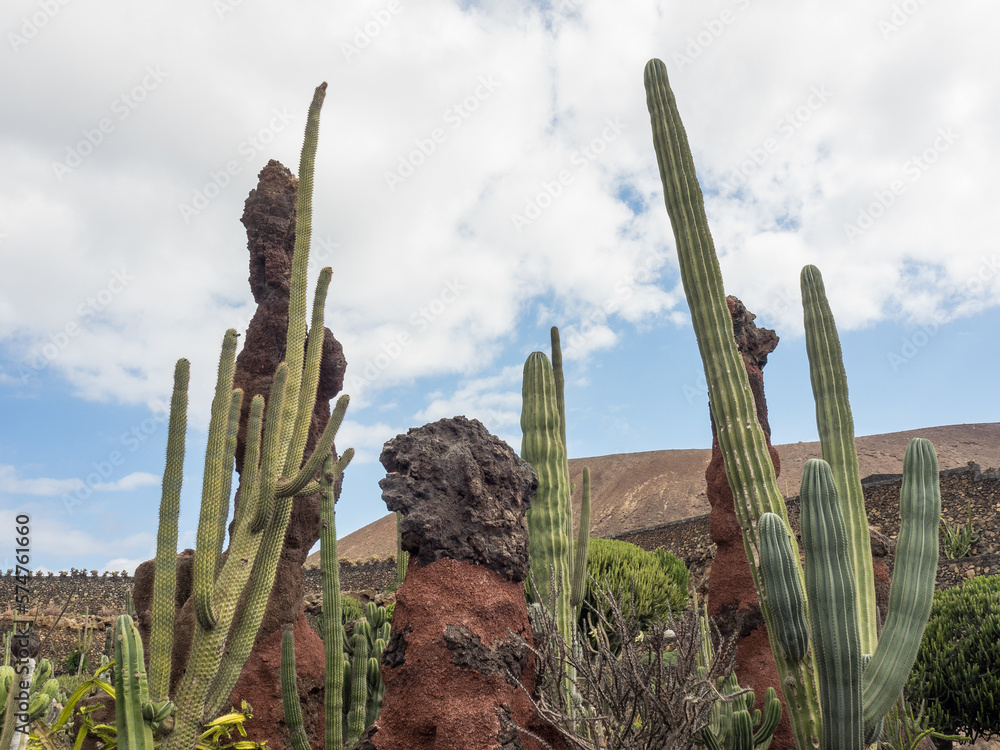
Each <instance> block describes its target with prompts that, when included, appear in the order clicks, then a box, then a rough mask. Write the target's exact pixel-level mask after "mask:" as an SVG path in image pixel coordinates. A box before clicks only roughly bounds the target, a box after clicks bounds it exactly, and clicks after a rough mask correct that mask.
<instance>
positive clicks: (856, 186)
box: [0, 0, 1000, 570]
mask: <svg viewBox="0 0 1000 750" xmlns="http://www.w3.org/2000/svg"><path fill="white" fill-rule="evenodd" d="M997 21H1000V7H996V6H995V5H994V4H991V3H984V2H971V3H964V4H944V3H934V2H924V0H905V2H897V1H892V2H890V1H889V0H879V1H877V2H861V1H860V0H848V1H847V2H843V3H838V4H833V5H831V4H826V5H823V4H817V3H798V2H792V1H791V0H772V1H771V2H767V3H765V2H761V1H760V0H708V1H706V0H699V1H697V2H695V1H694V0H674V1H673V2H653V1H652V0H632V1H630V2H624V3H608V2H598V0H554V2H552V3H546V2H527V1H525V0H514V1H513V2H512V1H510V0H506V1H504V2H491V1H489V0H487V1H486V2H459V3H454V2H449V1H448V0H425V1H424V2H421V3H411V2H409V0H388V1H387V0H371V1H370V2H368V1H363V2H350V3H335V4H334V3H326V2H315V1H312V2H284V3H279V2H275V1H273V0H200V2H182V3H165V2H157V3H148V4H133V3H124V2H113V1H112V0H90V1H89V2H84V1H83V0H73V1H70V0H5V2H4V3H3V9H2V10H0V31H2V34H3V38H2V40H0V47H2V48H0V102H2V104H0V165H2V171H0V533H2V534H3V535H6V536H8V537H12V536H13V526H14V517H15V515H16V514H20V513H24V514H28V515H30V518H31V549H32V563H31V565H32V567H34V568H46V569H49V570H60V569H68V568H69V567H71V566H73V567H78V568H87V569H90V568H96V569H105V568H107V569H129V570H131V569H132V568H133V567H134V566H135V565H136V564H137V563H138V562H139V561H141V560H144V559H148V558H150V557H151V556H152V555H153V553H154V548H155V534H156V519H157V508H158V502H159V481H160V475H161V472H162V468H163V461H164V446H165V443H166V429H165V417H164V406H165V404H166V402H167V401H168V400H169V392H170V385H171V377H172V371H173V365H174V362H175V361H176V360H177V359H178V358H179V357H187V358H189V359H190V361H191V370H192V385H191V413H190V430H189V435H188V446H189V454H188V459H187V463H186V467H185V469H186V471H187V472H188V474H187V476H186V478H185V491H184V495H183V508H182V516H181V540H180V541H181V544H182V545H183V546H193V537H194V530H195V528H196V525H197V507H198V503H199V495H200V486H201V466H202V461H203V451H204V430H205V426H206V423H207V413H208V408H209V402H210V399H211V388H212V381H213V379H214V374H213V373H214V370H215V366H216V362H217V358H218V351H219V346H220V344H221V341H222V335H223V333H224V331H225V330H226V328H228V327H236V328H237V329H239V330H240V331H242V330H244V329H245V327H246V323H247V321H248V320H249V318H250V316H251V315H252V313H253V310H254V306H253V300H252V297H251V294H250V290H249V287H248V284H247V276H248V255H247V251H246V235H245V233H244V229H243V227H242V225H241V224H240V222H239V218H240V215H241V213H242V207H243V201H244V200H245V198H246V196H247V193H248V191H249V190H250V189H251V188H252V187H253V186H254V185H255V183H256V175H257V173H258V172H259V171H260V169H261V168H262V167H263V166H264V164H266V162H267V160H268V159H271V158H274V159H278V160H279V161H281V162H282V163H284V164H285V165H287V166H289V167H290V168H291V169H293V170H295V169H297V164H298V154H299V149H300V146H301V139H302V131H303V128H304V125H305V114H306V109H307V107H308V104H309V101H310V98H311V96H312V91H313V89H314V88H315V86H316V85H317V84H319V83H320V82H322V81H327V82H328V83H329V89H328V94H327V98H326V104H325V107H324V110H323V115H322V123H321V132H320V145H319V153H318V157H317V165H316V178H315V179H316V188H315V198H314V217H313V229H314V236H313V253H312V260H311V264H310V278H311V279H315V277H316V275H317V274H318V272H319V269H320V268H321V267H323V266H325V265H330V266H332V267H333V269H334V276H333V283H332V286H331V291H330V296H329V299H328V303H327V321H328V325H329V326H330V328H331V329H332V330H333V331H334V334H335V335H336V336H337V338H338V339H339V340H340V341H341V342H342V343H343V346H344V350H345V353H346V356H347V359H348V362H349V367H348V372H347V384H346V387H345V390H346V392H348V393H349V394H350V395H351V399H352V400H351V407H350V410H349V412H348V420H347V422H346V423H345V425H344V427H343V429H342V431H341V435H340V436H339V437H338V441H337V442H338V445H339V446H340V447H341V448H345V447H347V446H349V445H352V446H354V447H355V448H356V450H357V457H356V459H355V461H354V463H353V464H352V465H351V467H350V468H349V469H348V474H347V477H346V480H345V485H344V495H343V497H342V499H341V501H340V504H339V505H338V531H339V533H340V534H341V535H343V534H346V533H348V532H350V531H353V530H354V529H357V528H359V527H360V526H363V525H364V524H366V523H368V522H370V521H372V520H374V519H376V518H378V517H379V516H381V515H383V514H384V513H385V506H384V505H383V503H382V501H381V498H380V492H379V489H378V486H377V482H378V479H379V478H380V477H381V476H383V475H384V472H383V470H382V468H381V466H380V465H379V463H378V455H379V452H380V450H381V446H382V444H383V443H384V441H385V440H387V439H389V438H391V437H393V436H394V435H396V434H398V433H400V432H405V431H406V430H407V429H408V428H410V427H415V426H419V425H421V424H424V423H426V422H429V421H433V420H436V419H439V418H442V417H450V416H454V415H456V414H465V415H466V416H468V417H475V418H478V419H480V420H481V421H482V422H484V423H485V424H486V426H487V427H488V428H489V429H490V430H491V431H493V432H494V433H496V434H498V435H500V436H501V437H502V438H504V439H506V440H508V441H509V442H510V443H511V444H512V445H514V446H515V447H518V446H519V443H520V428H519V426H518V419H519V412H520V377H521V367H522V365H523V362H524V359H525V357H526V356H527V354H528V353H529V352H531V351H533V350H536V349H542V350H547V349H548V331H549V327H550V326H551V325H558V326H559V327H560V329H561V330H562V332H563V341H564V347H565V353H566V358H567V362H566V368H567V381H568V384H567V402H568V408H569V417H568V423H569V429H568V432H569V449H570V454H571V456H573V457H581V456H588V455H602V454H608V453H616V452H629V451H644V450H657V449H665V448H693V447H706V446H708V445H709V444H710V432H709V426H708V413H707V405H706V393H705V388H704V381H703V377H702V375H701V364H700V360H699V359H698V355H697V350H696V347H695V344H694V337H693V333H692V331H691V329H690V320H689V316H688V311H687V304H686V302H685V300H684V295H683V290H682V289H680V287H679V277H678V273H677V266H676V256H675V253H674V248H673V239H672V235H671V231H670V225H669V221H668V219H667V215H666V212H665V209H664V207H663V199H662V193H661V188H660V184H659V178H658V174H657V170H656V161H655V157H654V153H653V149H652V145H651V136H650V128H649V119H648V114H647V111H646V106H645V94H644V91H643V86H642V72H643V66H644V65H645V63H646V61H647V60H648V59H649V58H651V57H659V58H661V59H663V60H664V61H665V62H666V64H667V68H668V72H669V75H670V78H671V82H672V85H673V88H674V91H675V93H676V96H677V100H678V103H679V107H680V110H681V114H682V116H683V118H684V122H685V125H686V128H687V132H688V135H689V139H690V141H691V145H692V149H693V151H694V157H695V162H696V164H697V167H698V170H699V177H700V179H701V182H702V184H703V186H704V188H705V192H706V202H707V210H708V214H709V221H710V223H711V225H712V228H713V232H714V237H715V242H716V246H717V247H718V248H719V252H720V255H721V262H722V268H723V274H724V277H725V279H726V287H727V291H728V292H729V293H731V294H735V295H736V296H738V297H740V298H741V299H742V300H743V301H744V302H745V303H746V305H747V307H748V308H749V309H750V310H752V311H753V312H755V313H757V314H758V316H759V317H758V323H759V324H762V325H764V326H767V327H773V328H775V329H776V330H777V331H778V333H779V335H780V336H781V344H780V345H779V347H778V349H777V350H776V351H775V353H774V354H773V355H772V356H771V359H770V361H769V364H768V367H767V370H766V371H765V376H766V382H767V387H768V393H769V396H770V398H769V405H770V410H771V422H772V426H773V430H774V439H775V441H776V442H778V443H783V442H794V441H798V440H803V441H805V440H812V439H815V434H816V433H815V424H814V416H813V414H814V412H813V406H812V397H811V393H810V390H809V383H808V373H807V363H806V360H805V354H804V348H803V340H802V323H801V308H800V302H799V299H800V295H799V291H798V274H799V270H800V269H801V267H802V266H803V265H804V264H806V263H813V264H815V265H817V266H819V267H820V268H821V270H822V271H823V273H824V277H825V280H826V286H827V290H828V293H829V296H830V300H831V304H832V306H833V309H834V313H835V315H836V317H837V321H838V324H839V326H840V330H841V335H842V341H843V346H844V350H845V358H846V365H847V369H848V377H849V379H850V383H851V392H852V402H853V406H854V414H855V420H856V426H857V430H858V433H859V434H866V435H867V434H877V433H882V432H892V431H896V430H904V429H914V428H919V427H923V426H931V425H940V424H956V423H975V422H991V421H997V420H998V419H1000V408H998V406H997V398H996V394H997V377H996V373H997V371H998V369H1000V356H998V354H997V346H996V321H997V306H998V302H1000V281H998V278H1000V260H998V254H1000V249H998V247H997V239H996V237H997V234H996V231H995V226H994V219H993V217H994V215H995V212H996V206H997V205H998V204H1000V187H998V185H1000V181H998V180H997V179H996V175H995V169H996V165H998V164H1000V158H998V157H1000V145H998V144H1000V138H998V137H997V135H998V133H997V128H996V123H997V122H1000V106H998V104H1000V96H998V91H1000V72H998V71H1000V68H998V66H997V65H996V64H995V62H996V60H995V51H994V50H995V31H994V30H995V28H996V22H997ZM991 71H992V72H991ZM10 541H11V540H10V538H8V539H7V541H5V542H4V544H3V545H2V547H0V549H2V552H0V554H2V555H3V556H4V557H5V560H4V562H3V568H4V569H6V568H8V567H11V566H12V565H13V561H12V559H11V558H10V557H9V555H10V554H11V553H10V550H11V547H10V544H9V542H10Z"/></svg>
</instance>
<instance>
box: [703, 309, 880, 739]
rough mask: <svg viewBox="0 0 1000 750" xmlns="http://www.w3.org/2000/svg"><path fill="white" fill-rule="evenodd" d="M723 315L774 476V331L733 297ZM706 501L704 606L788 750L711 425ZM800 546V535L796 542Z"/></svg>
mask: <svg viewBox="0 0 1000 750" xmlns="http://www.w3.org/2000/svg"><path fill="white" fill-rule="evenodd" d="M726 302H727V303H728V305H729V313H730V315H731V316H732V318H733V333H734V335H735V338H736V343H737V347H738V348H739V351H740V354H741V355H742V356H743V364H744V366H745V367H746V371H747V377H748V380H749V382H750V390H751V392H752V393H753V397H754V402H755V405H756V409H757V421H758V422H760V425H761V427H762V428H763V430H764V435H765V438H766V439H767V448H768V453H769V454H770V456H771V462H772V463H773V464H774V473H775V476H778V475H779V474H780V473H781V462H780V459H779V457H778V451H777V450H776V449H775V448H774V447H773V446H772V445H771V426H770V424H769V423H768V420H767V398H766V397H765V395H764V374H763V368H764V365H765V364H767V355H768V354H770V353H771V352H772V351H774V348H775V347H776V346H777V345H778V337H777V335H776V334H775V333H774V331H771V330H768V329H761V328H757V326H756V325H755V324H754V322H753V321H754V318H755V317H756V316H755V315H754V314H753V313H751V312H749V311H748V310H747V309H746V307H745V306H744V305H743V303H742V302H740V300H738V299H737V298H736V297H727V298H726ZM705 479H706V483H707V495H708V501H709V503H710V504H711V506H712V510H711V513H710V514H709V519H708V521H709V535H710V536H711V538H712V541H713V542H715V544H716V553H715V558H714V560H713V561H712V570H711V573H710V574H709V581H708V610H709V614H710V615H711V616H712V617H714V618H716V622H717V624H718V625H719V628H720V629H721V630H722V631H723V632H725V633H734V632H735V633H738V634H739V637H740V640H739V644H738V646H737V650H736V674H737V676H738V677H739V681H740V685H742V686H743V687H749V688H753V690H754V693H755V694H756V695H757V699H758V701H760V700H763V697H764V694H765V693H766V692H767V688H768V687H773V688H774V689H775V690H776V691H777V693H778V697H779V699H780V700H781V702H782V712H781V721H780V722H779V724H778V728H777V730H776V731H775V733H774V739H773V740H772V744H771V746H772V747H773V748H774V749H775V750H793V749H794V747H795V740H794V737H793V735H792V730H791V725H790V723H789V719H788V710H787V707H785V705H784V703H785V699H784V695H783V694H782V692H781V686H780V680H779V677H778V667H777V665H776V664H775V662H774V655H773V654H772V653H771V644H770V641H769V639H768V635H767V626H766V625H765V624H764V617H763V615H762V613H761V611H760V602H759V601H758V599H757V590H756V588H755V586H754V583H753V577H752V576H751V573H750V565H749V564H748V563H747V556H746V550H745V548H744V546H743V533H742V531H741V530H740V526H739V522H738V521H737V519H736V508H735V505H734V500H733V493H732V490H731V488H730V487H729V480H728V479H727V478H726V471H725V465H724V463H723V459H722V451H721V448H720V446H719V441H718V438H717V437H716V434H715V424H714V423H713V425H712V459H711V462H710V463H709V465H708V469H707V470H706V472H705ZM789 521H790V523H791V525H792V527H793V528H795V529H797V528H798V508H797V506H795V507H793V508H790V513H789ZM799 542H800V544H801V539H800V540H799ZM888 544H891V541H890V540H886V539H885V537H884V536H882V535H881V534H879V533H878V532H874V533H873V534H872V553H873V564H874V569H875V599H876V605H877V608H878V614H879V618H880V621H884V620H885V612H886V607H887V605H888V594H889V568H888V566H887V565H886V562H885V560H886V555H887V554H888V547H887V545H888Z"/></svg>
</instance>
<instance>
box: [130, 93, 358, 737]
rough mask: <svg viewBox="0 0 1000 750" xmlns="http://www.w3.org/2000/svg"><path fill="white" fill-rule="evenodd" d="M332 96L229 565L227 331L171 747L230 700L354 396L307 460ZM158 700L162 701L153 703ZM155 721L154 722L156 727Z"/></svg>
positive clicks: (166, 568)
mask: <svg viewBox="0 0 1000 750" xmlns="http://www.w3.org/2000/svg"><path fill="white" fill-rule="evenodd" d="M325 95H326V84H325V83H324V84H322V85H321V86H319V87H317V89H316V91H315V93H314V96H313V100H312V104H311V105H310V107H309V115H308V119H307V124H306V133H305V142H304V145H303V148H302V158H301V160H300V163H299V189H298V197H297V201H298V202H297V224H296V238H295V251H294V255H293V259H292V274H291V280H290V289H291V299H290V303H289V319H288V333H287V347H286V353H285V354H286V356H285V362H283V363H281V364H280V365H279V366H278V369H277V371H276V373H275V377H274V381H273V383H272V386H271V391H270V393H269V394H268V398H267V402H266V405H265V400H264V398H263V397H262V396H255V397H254V398H253V400H252V402H251V405H250V417H249V422H248V429H247V444H246V455H245V460H244V474H243V486H242V489H241V502H240V505H239V507H238V508H237V511H236V516H235V519H234V524H235V526H234V531H233V535H232V539H231V543H230V547H229V553H228V555H227V556H226V559H225V562H223V561H222V547H223V542H224V538H225V521H226V518H227V516H228V513H229V502H230V489H231V487H230V483H231V477H232V466H233V457H234V452H235V448H236V430H237V427H238V425H239V414H240V406H241V404H242V398H243V393H242V391H240V390H239V389H234V388H233V377H234V371H235V357H236V344H237V332H236V331H235V330H233V329H230V330H229V331H227V332H226V335H225V337H224V339H223V345H222V355H221V357H220V360H219V368H218V377H217V380H216V390H215V398H214V400H213V404H212V415H211V420H210V423H209V430H208V447H207V451H206V457H205V476H204V483H203V487H202V503H201V514H200V517H199V523H198V539H197V542H198V543H197V550H196V552H197V554H196V556H195V564H194V565H195V568H194V580H193V601H194V610H195V615H196V617H195V626H194V634H193V637H192V644H191V650H190V653H189V656H188V662H187V669H186V671H185V673H184V675H182V676H181V677H180V680H179V683H178V687H177V692H176V697H175V700H176V704H177V710H176V715H175V718H174V725H173V729H172V731H171V732H170V733H169V734H167V735H166V736H165V738H164V742H163V750H190V749H191V748H192V747H194V745H195V741H196V739H197V737H198V733H199V729H200V727H201V725H202V723H203V722H205V721H207V720H209V719H211V718H213V717H214V716H215V715H216V714H218V713H219V711H220V710H221V709H222V708H223V707H224V704H225V701H227V700H228V699H229V695H230V693H231V692H232V689H233V686H234V685H235V683H236V680H237V679H238V678H239V675H240V672H241V671H242V669H243V665H244V664H245V663H246V660H247V657H248V656H249V654H250V651H251V649H252V647H253V643H254V640H255V638H256V636H257V631H258V630H259V628H260V624H261V621H262V618H263V615H264V609H265V607H266V605H267V600H268V596H269V594H270V591H271V588H272V586H273V584H274V577H275V572H276V570H277V565H278V559H279V557H280V554H281V548H282V545H283V542H284V537H285V530H286V528H287V525H288V520H289V517H290V515H291V510H292V503H293V500H294V498H295V496H297V495H306V494H311V493H313V492H315V491H316V490H317V489H318V488H319V484H318V483H317V482H314V481H312V478H313V477H314V476H315V474H316V473H317V471H318V470H320V468H321V467H322V466H323V465H324V461H326V460H327V459H329V458H330V453H331V450H332V447H333V441H334V438H335V437H336V433H337V430H338V428H339V427H340V424H341V422H342V420H343V418H344V414H345V412H346V410H347V404H348V397H347V396H346V395H345V396H341V398H340V399H339V400H338V401H337V404H336V406H335V408H334V410H333V413H332V414H331V417H330V420H329V422H328V423H327V426H326V428H325V430H324V431H323V434H322V435H321V436H320V438H319V440H318V441H317V444H316V447H315V449H314V450H313V453H312V455H311V456H310V457H309V458H308V459H307V460H306V461H305V462H303V455H304V449H305V437H306V435H307V433H308V427H309V424H310V421H311V419H312V414H313V408H314V405H315V401H316V384H317V382H318V373H319V367H320V359H321V356H322V340H323V336H322V331H323V308H324V305H325V301H326V293H327V288H328V286H329V283H330V278H331V275H332V271H331V270H330V269H329V268H324V269H323V270H322V272H321V273H320V276H319V280H318V282H317V285H316V294H315V297H314V300H313V310H312V321H311V325H312V331H313V333H314V335H312V336H309V343H308V348H307V346H306V293H305V285H306V272H307V267H308V260H309V240H310V232H311V229H310V227H311V219H310V217H311V205H312V174H313V166H314V162H315V153H316V143H317V139H318V132H319V112H320V109H321V107H322V104H323V99H324V97H325ZM188 370H189V366H188V363H187V360H180V361H179V362H178V363H177V367H176V370H175V373H174V394H173V399H172V401H171V410H170V426H169V430H168V438H167V466H166V470H165V471H164V476H163V498H162V502H161V506H160V528H159V534H158V536H157V553H156V575H155V583H154V587H155V588H154V603H153V617H152V627H151V633H150V652H151V653H150V683H151V692H152V696H153V699H154V701H157V702H159V703H161V704H162V702H163V701H165V700H166V696H167V691H168V689H169V685H170V683H171V679H170V664H171V651H172V643H171V633H172V629H173V620H174V616H173V615H174V613H173V601H174V588H175V586H176V555H177V517H178V513H179V508H180V490H181V480H182V477H183V462H184V452H185V450H184V431H185V425H186V411H187V387H188V380H189V373H188ZM352 456H353V450H351V449H348V450H346V451H344V453H343V455H342V456H341V457H340V459H339V460H338V461H337V462H336V463H335V464H332V459H331V461H330V464H327V465H326V466H325V469H324V472H323V476H324V482H323V484H324V486H325V487H326V488H327V489H328V488H329V487H330V486H332V483H333V482H335V481H336V477H337V476H339V475H340V474H341V473H342V472H343V470H344V468H345V467H346V466H347V464H348V463H349V462H350V460H351V457H352ZM331 464H332V465H331ZM334 560H336V557H335V556H334ZM241 599H242V600H243V601H244V602H245V603H244V605H243V607H244V609H243V612H242V616H241V617H240V618H239V620H236V618H235V617H234V615H235V612H236V605H237V602H239V601H240V600H241ZM143 679H144V681H145V678H143ZM150 705H157V704H153V703H152V702H151V703H150ZM154 715H155V712H154ZM156 723H158V722H156V721H154V722H153V724H154V725H155V724H156ZM119 741H120V742H121V740H119Z"/></svg>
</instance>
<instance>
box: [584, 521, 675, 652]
mask: <svg viewBox="0 0 1000 750" xmlns="http://www.w3.org/2000/svg"><path fill="white" fill-rule="evenodd" d="M598 589H601V590H604V589H606V590H608V591H611V592H612V593H614V595H615V597H616V598H617V600H618V603H619V605H620V606H621V609H622V612H623V613H625V614H626V615H628V616H632V615H633V614H634V616H635V617H636V619H637V620H638V621H639V623H640V625H643V626H644V625H646V624H648V623H649V622H650V621H651V620H654V619H655V620H666V619H667V617H668V616H669V615H671V614H674V615H680V613H681V612H682V611H683V610H684V609H685V608H686V607H687V605H688V570H687V567H686V566H685V565H684V562H683V561H682V560H679V559H678V558H677V557H675V556H674V555H672V554H670V553H669V552H668V551H667V550H664V549H662V548H661V549H659V550H656V551H655V552H648V551H646V550H644V549H643V548H642V547H638V546H636V545H634V544H631V543H629V542H623V541H620V540H617V539H591V540H590V550H589V551H588V554H587V588H586V593H585V595H584V600H583V608H582V610H581V612H580V625H581V627H583V628H584V632H587V631H588V630H589V627H588V623H591V622H595V618H594V617H593V613H594V611H595V610H596V608H597V607H599V606H601V597H599V596H598V593H597V592H598ZM604 610H605V616H606V617H610V612H609V611H608V608H607V606H604Z"/></svg>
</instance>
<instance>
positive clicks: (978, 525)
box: [613, 462, 1000, 588]
mask: <svg viewBox="0 0 1000 750" xmlns="http://www.w3.org/2000/svg"><path fill="white" fill-rule="evenodd" d="M902 478H903V477H902V475H901V474H892V475H887V474H877V475H872V476H869V477H866V478H865V479H863V480H862V481H861V485H862V488H863V490H864V493H865V507H866V509H867V511H868V522H869V524H870V525H871V526H872V527H873V528H875V529H877V530H878V531H880V532H881V533H882V534H884V535H885V536H887V537H888V538H889V539H891V540H892V541H893V542H895V540H896V538H897V536H898V535H899V490H900V486H901V484H902ZM785 502H786V506H787V508H788V516H789V521H790V522H791V524H792V528H793V529H795V531H796V533H798V528H799V527H798V521H799V513H798V510H799V498H798V496H796V497H790V498H786V500H785ZM970 514H971V518H972V525H973V527H974V529H975V530H976V532H977V533H978V534H979V541H978V542H977V543H976V544H974V545H973V547H972V554H971V555H970V556H969V557H963V558H961V559H959V560H949V559H947V558H945V557H943V556H942V557H941V558H940V560H939V562H938V574H937V588H950V587H952V586H956V585H958V584H959V583H961V582H962V581H963V580H965V579H967V578H971V577H973V576H976V575H998V574H1000V471H998V470H996V469H988V470H986V471H983V470H982V469H981V468H980V467H979V465H978V464H976V463H975V462H970V463H969V465H968V466H964V467H961V468H958V469H948V470H946V471H942V472H941V517H942V518H943V519H945V520H947V521H948V522H949V523H950V524H951V525H952V526H963V525H965V523H966V521H967V520H968V519H969V517H970ZM613 538H614V539H620V540H622V541H626V542H631V543H632V544H635V545H638V546H639V547H642V548H643V549H647V550H653V549H656V548H657V547H666V548H667V549H668V550H670V551H671V552H673V553H674V554H675V555H677V556H678V557H679V558H681V559H682V560H684V562H685V563H686V564H687V565H688V567H689V568H690V569H691V571H692V580H693V581H694V582H696V583H697V581H698V578H697V576H696V572H697V573H703V572H704V571H705V570H707V566H708V565H710V563H711V558H712V556H713V555H714V554H715V545H714V544H713V543H712V541H711V539H710V538H709V534H708V514H707V513H706V514H705V515H701V516H694V517H693V518H685V519H683V520H680V521H672V522H670V523H665V524H660V525H657V526H649V527H647V528H644V529H639V530H637V531H629V532H625V533H623V534H617V535H616V536H614V537H613ZM893 560H894V555H893V553H892V552H890V554H889V556H888V564H889V568H890V570H891V569H892V564H893Z"/></svg>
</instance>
